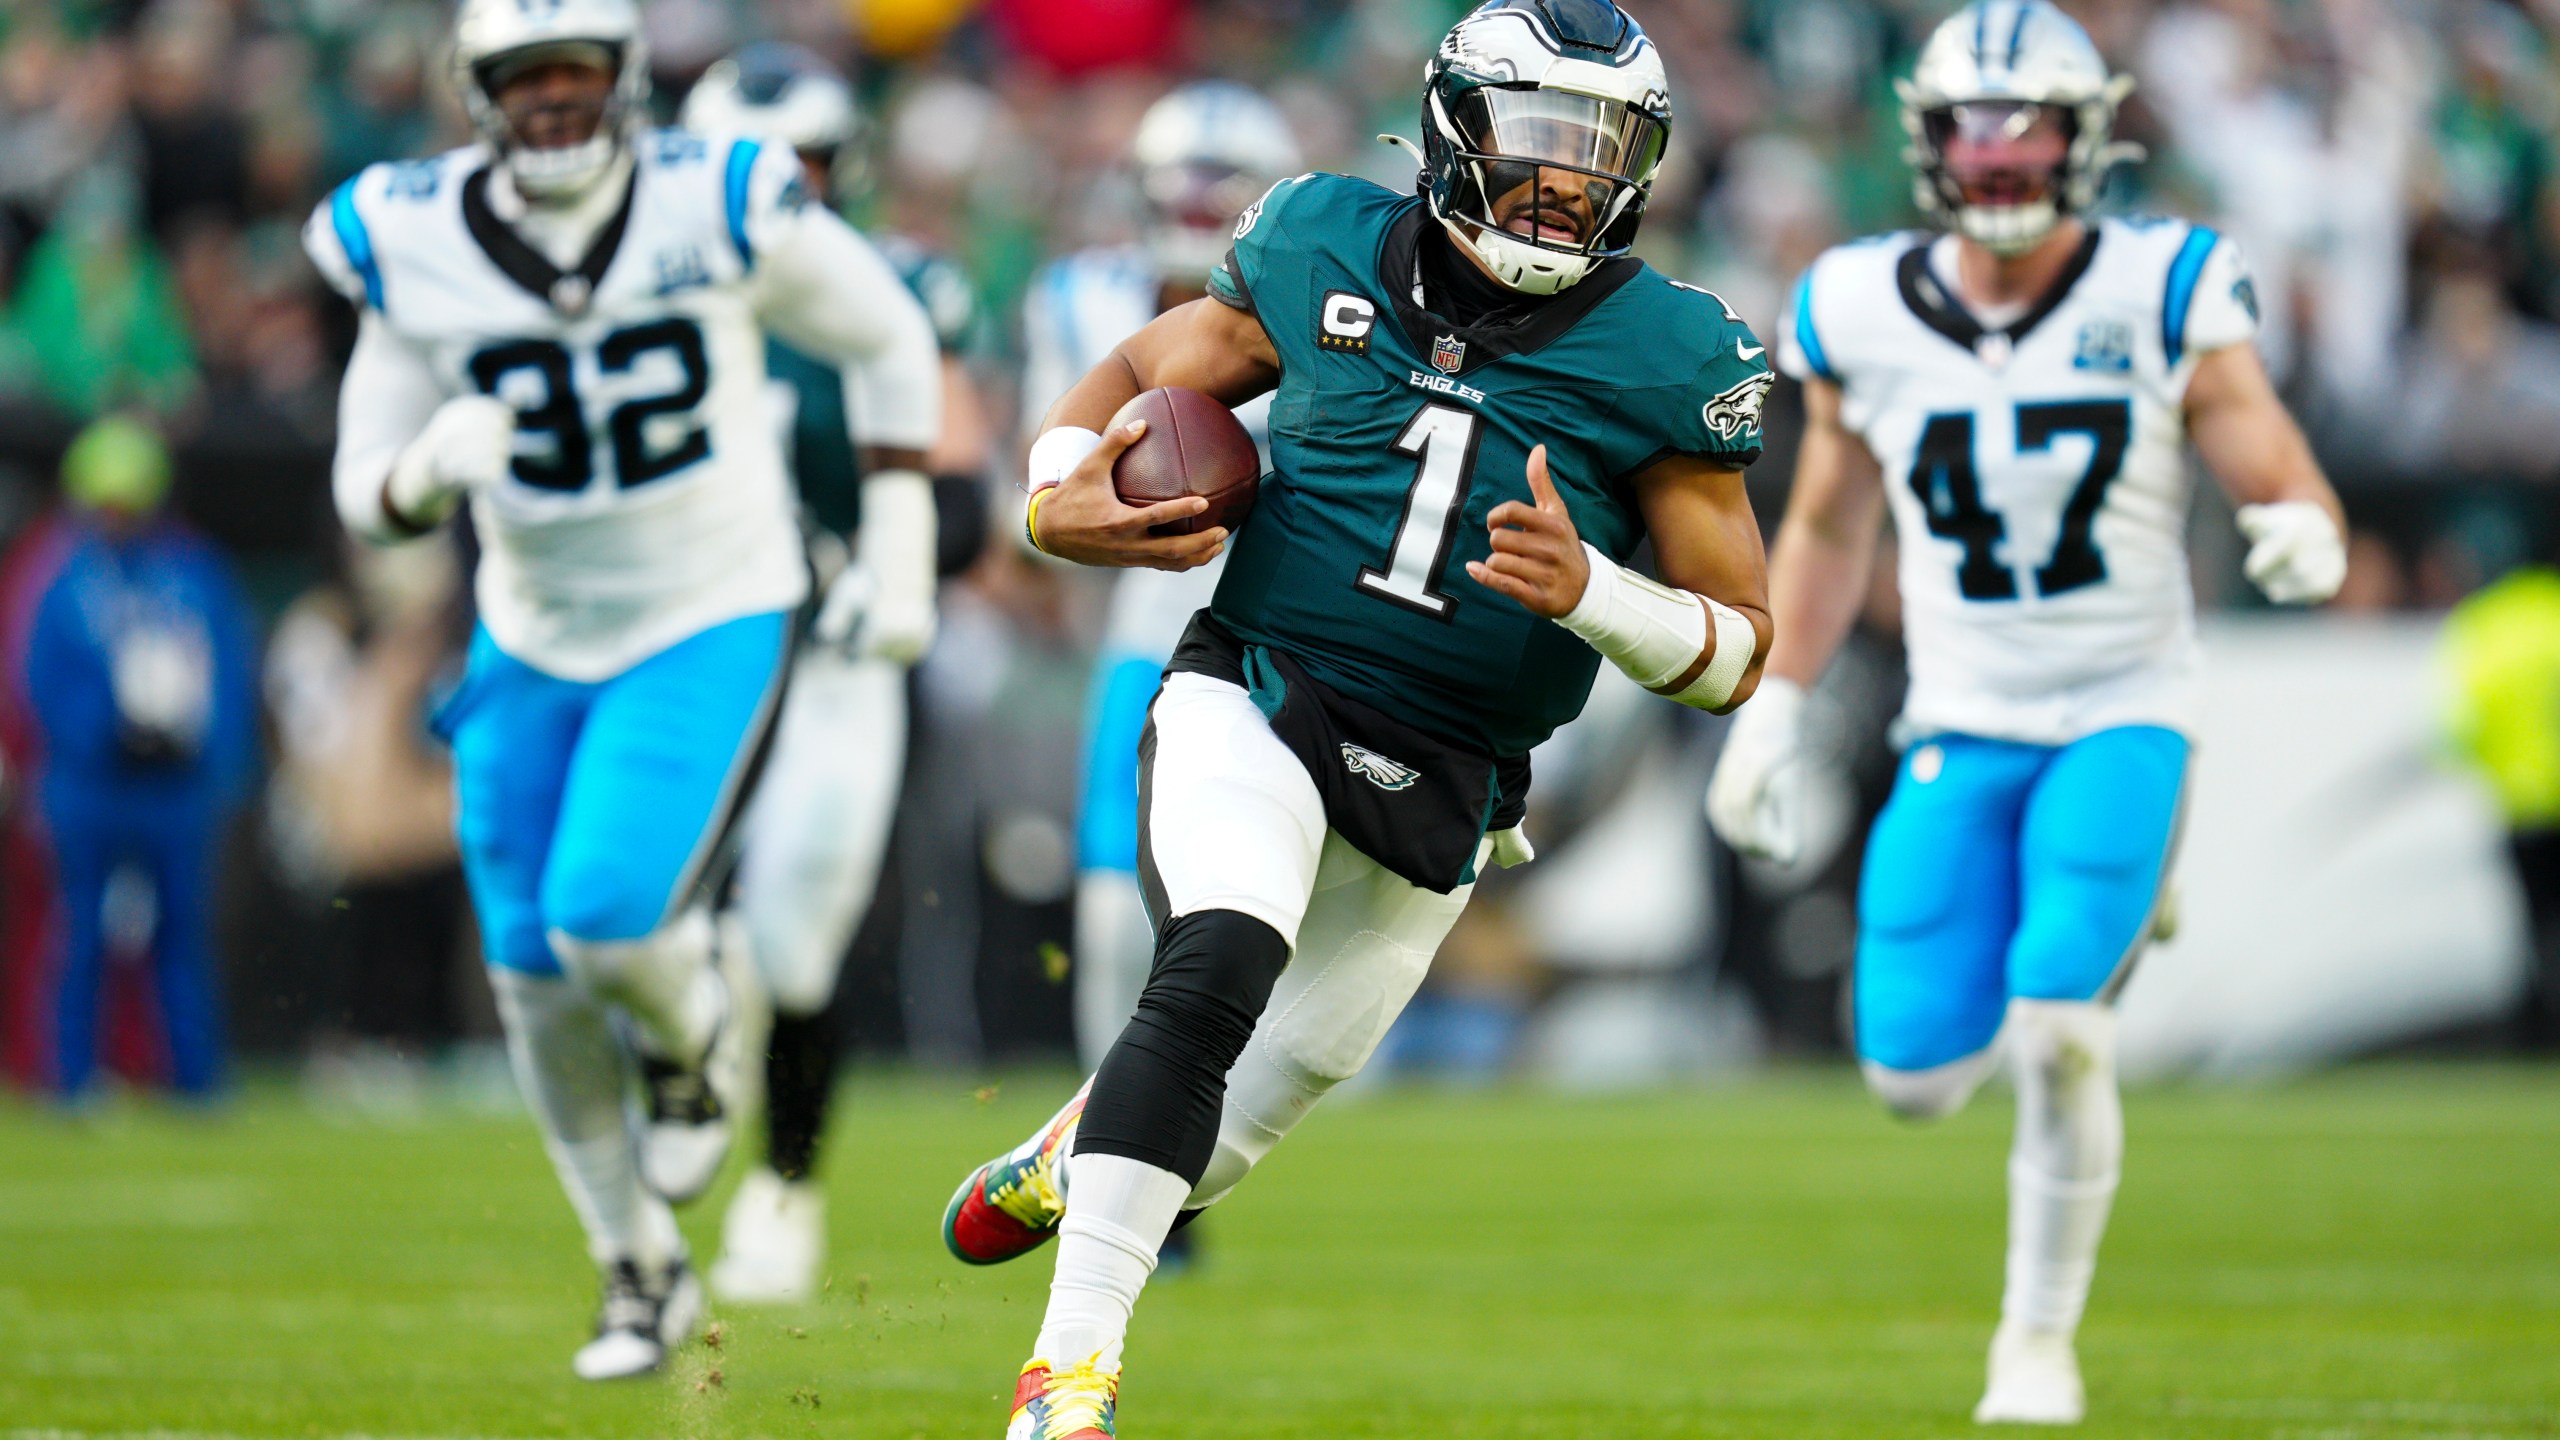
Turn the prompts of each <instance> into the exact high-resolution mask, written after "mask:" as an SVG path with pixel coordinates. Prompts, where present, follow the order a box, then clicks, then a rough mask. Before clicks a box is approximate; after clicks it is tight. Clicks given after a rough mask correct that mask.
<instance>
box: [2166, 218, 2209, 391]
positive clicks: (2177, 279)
mask: <svg viewBox="0 0 2560 1440" xmlns="http://www.w3.org/2000/svg"><path fill="white" fill-rule="evenodd" d="M2220 238H2221V237H2220V236H2218V235H2216V234H2214V233H2213V232H2212V231H2211V230H2208V229H2206V228H2205V227H2204V226H2202V225H2199V226H2197V227H2196V228H2195V229H2193V230H2191V231H2189V232H2187V242H2186V243H2185V244H2183V245H2181V246H2179V247H2178V258H2176V259H2174V260H2172V261H2170V262H2169V293H2168V295H2167V297H2166V298H2165V299H2163V300H2162V301H2161V304H2160V348H2161V349H2162V350H2164V351H2166V352H2167V353H2168V356H2169V363H2170V364H2171V365H2173V366H2174V365H2176V364H2177V363H2178V360H2179V358H2180V357H2181V356H2183V355H2184V354H2185V353H2186V349H2187V310H2188V309H2189V307H2191V306H2192V305H2193V304H2194V303H2195V298H2196V281H2197V280H2198V279H2199V278H2201V277H2202V276H2203V274H2204V262H2205V261H2206V260H2208V259H2210V258H2211V257H2212V255H2213V245H2214V242H2215V241H2216V240H2218V239H2220Z"/></svg>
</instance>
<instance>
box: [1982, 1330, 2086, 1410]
mask: <svg viewBox="0 0 2560 1440" xmlns="http://www.w3.org/2000/svg"><path fill="white" fill-rule="evenodd" d="M2088 1408H2089V1402H2088V1397H2087V1395H2086V1394H2085V1393H2084V1392H2083V1391H2082V1389H2081V1385H2080V1358H2079V1356H2077V1355H2075V1354H2073V1353H2072V1349H2071V1337H2070V1336H2069V1335H2067V1334H2063V1333H2061V1332H2058V1331H2052V1330H2029V1329H2026V1328H2024V1327H2015V1328H2013V1327H2011V1326H2008V1325H2003V1326H2001V1327H2000V1330H1999V1333H1997V1334H1995V1335H1993V1336H1992V1337H1991V1383H1990V1384H1989V1385H1987V1386H1985V1387H1984V1389H1983V1392H1982V1403H1981V1404H1979V1405H1976V1406H1975V1407H1973V1420H1974V1423H1975V1424H1977V1425H2077V1424H2079V1423H2080V1420H2081V1417H2082V1416H2083V1415H2085V1414H2087V1413H2088Z"/></svg>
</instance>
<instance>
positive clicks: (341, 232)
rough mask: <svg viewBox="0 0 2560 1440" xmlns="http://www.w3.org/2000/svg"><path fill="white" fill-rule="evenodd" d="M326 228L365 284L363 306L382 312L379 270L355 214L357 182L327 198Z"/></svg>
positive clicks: (361, 219) (359, 217) (360, 217)
mask: <svg viewBox="0 0 2560 1440" xmlns="http://www.w3.org/2000/svg"><path fill="white" fill-rule="evenodd" d="M329 224H330V227H331V228H333V229H335V230H336V231H337V232H338V245H339V247H340V248H341V249H344V250H345V251H346V252H347V263H348V264H350V265H353V266H354V267H355V269H356V274H357V275H358V276H359V277H361V278H362V279H363V281H364V302H365V303H366V304H367V305H370V306H372V307H373V308H374V309H376V310H379V309H381V308H382V267H381V266H380V265H379V264H376V263H375V261H374V258H373V237H372V236H370V235H368V234H366V233H365V229H364V216H363V215H361V214H359V213H358V212H357V210H356V182H355V181H354V180H353V179H350V180H348V181H347V183H345V184H344V185H341V186H339V187H338V190H337V193H336V194H334V195H331V196H330V197H329Z"/></svg>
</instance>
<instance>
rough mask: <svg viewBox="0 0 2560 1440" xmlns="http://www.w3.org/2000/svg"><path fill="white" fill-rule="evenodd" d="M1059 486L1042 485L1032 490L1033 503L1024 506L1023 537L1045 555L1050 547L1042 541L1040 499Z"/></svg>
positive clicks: (1033, 547)
mask: <svg viewBox="0 0 2560 1440" xmlns="http://www.w3.org/2000/svg"><path fill="white" fill-rule="evenodd" d="M1057 488H1058V487H1057V486H1055V485H1043V486H1041V487H1040V488H1039V489H1037V490H1034V491H1032V492H1031V503H1029V504H1027V505H1025V506H1023V507H1022V538H1023V539H1025V540H1028V541H1030V542H1031V548H1032V549H1034V550H1037V551H1039V552H1040V553H1041V554H1043V555H1047V554H1048V553H1049V547H1047V546H1045V545H1043V544H1041V543H1040V501H1041V500H1042V498H1043V497H1045V496H1047V495H1048V493H1049V492H1050V491H1052V490H1055V489H1057ZM1052 558H1054V557H1052Z"/></svg>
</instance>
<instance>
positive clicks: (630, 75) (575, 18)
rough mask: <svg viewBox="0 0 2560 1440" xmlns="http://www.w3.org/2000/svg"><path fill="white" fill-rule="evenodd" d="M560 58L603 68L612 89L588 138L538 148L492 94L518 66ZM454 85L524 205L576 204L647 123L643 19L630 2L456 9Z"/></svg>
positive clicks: (514, 3)
mask: <svg viewBox="0 0 2560 1440" xmlns="http://www.w3.org/2000/svg"><path fill="white" fill-rule="evenodd" d="M562 59H565V60H582V61H590V62H592V63H595V64H598V65H601V66H603V67H604V68H605V70H606V71H607V72H608V73H610V74H611V75H612V76H613V90H612V93H611V95H610V96H609V97H608V98H607V99H606V101H605V108H604V116H603V118H602V119H601V120H600V121H599V122H598V123H597V125H596V132H595V134H594V135H593V136H591V137H590V138H588V139H587V140H586V141H584V142H583V143H580V144H576V145H564V146H558V147H554V148H551V149H536V148H534V147H532V146H529V145H526V144H524V143H522V142H521V140H520V139H519V138H518V137H517V135H516V133H515V128H514V126H512V125H511V124H509V123H508V121H507V117H506V115H505V113H504V112H502V111H501V110H499V108H498V102H497V98H496V97H497V92H498V90H499V89H500V88H501V87H502V86H503V85H504V83H505V81H506V80H507V78H508V77H509V76H510V75H511V74H513V73H515V72H516V71H518V70H520V69H522V68H523V67H525V66H527V65H532V64H539V63H542V62H544V61H546V60H562ZM453 84H454V88H455V89H456V90H458V91H460V92H461V95H462V104H463V108H464V109H465V110H467V111H469V112H470V115H471V124H472V128H473V129H475V130H477V131H479V132H480V138H481V139H482V140H483V141H485V142H487V144H488V146H489V148H490V150H491V151H492V152H493V153H495V154H496V155H497V157H498V161H499V163H500V164H502V165H504V166H506V167H507V172H508V174H509V175H510V176H512V177H513V178H514V180H515V184H516V188H517V189H518V190H520V191H522V192H523V193H524V195H525V197H526V198H527V199H531V200H552V199H562V198H566V197H568V196H572V195H576V194H578V193H580V192H582V191H584V190H585V189H586V188H587V187H588V186H590V185H593V184H594V183H595V182H596V181H597V180H598V179H600V178H601V177H602V176H603V175H604V174H605V172H606V171H607V170H609V169H611V168H612V165H613V162H614V161H615V160H616V159H617V158H618V157H620V156H621V154H622V153H623V152H624V150H625V149H627V148H628V147H629V145H630V143H631V137H632V134H633V133H634V132H635V131H636V130H637V129H638V128H639V127H640V126H641V125H642V124H644V123H646V120H647V109H648V96H649V57H648V47H647V46H646V45H645V44H644V43H643V42H642V40H641V38H640V12H639V11H638V10H637V9H636V8H635V7H634V6H633V4H632V0H463V5H462V10H461V13H460V14H459V15H458V16H456V17H455V19H454V23H453Z"/></svg>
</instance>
